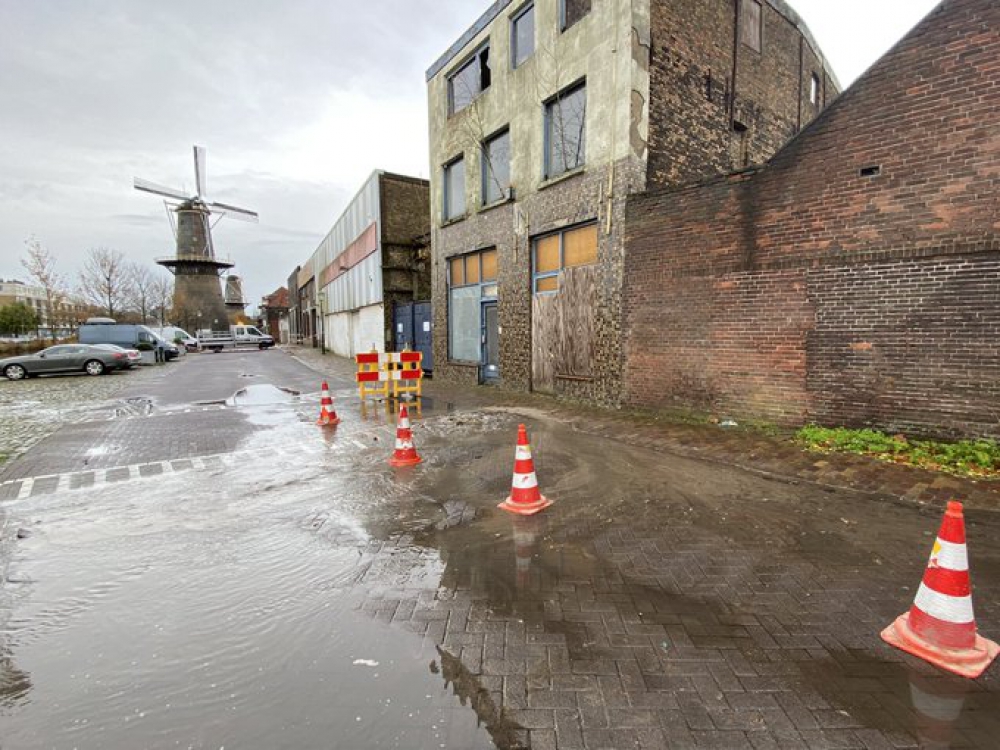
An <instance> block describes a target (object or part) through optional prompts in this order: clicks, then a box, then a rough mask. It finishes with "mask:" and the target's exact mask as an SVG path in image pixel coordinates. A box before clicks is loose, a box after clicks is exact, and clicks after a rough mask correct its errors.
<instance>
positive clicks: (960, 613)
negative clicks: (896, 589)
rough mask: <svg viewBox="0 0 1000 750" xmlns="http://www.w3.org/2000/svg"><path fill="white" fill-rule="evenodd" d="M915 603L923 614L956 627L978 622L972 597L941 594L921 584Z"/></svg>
mask: <svg viewBox="0 0 1000 750" xmlns="http://www.w3.org/2000/svg"><path fill="white" fill-rule="evenodd" d="M913 603H914V604H915V605H916V607H917V609H919V610H920V611H921V612H924V613H926V614H928V615H930V616H931V617H936V618H937V619H939V620H944V621H945V622H950V623H954V624H955V625H968V624H969V623H971V622H975V620H976V616H975V615H974V614H973V613H972V597H971V596H948V595H947V594H940V593H938V592H937V591H935V590H934V589H932V588H929V587H927V586H925V585H924V584H923V583H921V584H920V590H919V591H917V598H916V599H915V600H914V602H913Z"/></svg>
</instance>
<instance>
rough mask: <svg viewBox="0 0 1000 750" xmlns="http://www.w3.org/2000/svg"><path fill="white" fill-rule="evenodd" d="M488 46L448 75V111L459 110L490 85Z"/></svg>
mask: <svg viewBox="0 0 1000 750" xmlns="http://www.w3.org/2000/svg"><path fill="white" fill-rule="evenodd" d="M492 80H493V77H492V73H491V71H490V46H489V45H488V44H487V45H485V46H483V47H480V48H479V50H478V51H477V52H476V53H475V54H474V55H473V56H472V57H471V58H470V59H469V60H468V61H467V62H466V63H465V64H464V65H462V67H460V68H459V69H458V70H456V71H455V72H454V73H452V74H451V75H450V76H448V105H449V113H450V114H455V113H457V112H461V111H462V110H463V109H465V108H466V107H468V106H469V105H470V104H472V102H474V101H475V100H476V97H478V96H479V95H480V94H481V93H483V92H484V91H485V90H486V89H488V88H489V87H490V84H491V83H492Z"/></svg>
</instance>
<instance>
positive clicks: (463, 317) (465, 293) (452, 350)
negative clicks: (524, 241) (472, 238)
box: [448, 248, 498, 362]
mask: <svg viewBox="0 0 1000 750" xmlns="http://www.w3.org/2000/svg"><path fill="white" fill-rule="evenodd" d="M497 261H498V259H497V251H496V249H494V248H490V249H488V250H480V251H479V252H475V253H468V254H466V255H459V256H457V257H455V258H449V259H448V269H449V271H448V287H449V289H448V356H449V358H450V359H451V360H452V361H455V362H479V361H480V357H481V354H482V348H481V347H482V340H481V332H482V326H483V320H482V310H483V301H484V300H486V301H489V300H495V299H496V296H497V284H496V279H497V271H498V268H497Z"/></svg>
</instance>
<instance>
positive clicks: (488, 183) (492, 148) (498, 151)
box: [482, 130, 510, 206]
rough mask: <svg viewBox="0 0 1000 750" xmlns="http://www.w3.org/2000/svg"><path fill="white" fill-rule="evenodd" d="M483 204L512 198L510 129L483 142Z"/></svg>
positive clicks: (486, 204)
mask: <svg viewBox="0 0 1000 750" xmlns="http://www.w3.org/2000/svg"><path fill="white" fill-rule="evenodd" d="M482 195H483V198H482V200H483V205H484V206H488V205H490V204H492V203H497V202H499V201H502V200H506V199H507V198H510V131H509V130H504V131H503V132H500V133H497V134H496V135H494V136H493V137H491V138H488V139H487V140H486V141H484V142H483V194H482Z"/></svg>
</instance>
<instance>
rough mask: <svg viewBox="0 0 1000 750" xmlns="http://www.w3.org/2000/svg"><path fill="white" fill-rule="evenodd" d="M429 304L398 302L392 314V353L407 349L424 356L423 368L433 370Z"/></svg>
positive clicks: (428, 370)
mask: <svg viewBox="0 0 1000 750" xmlns="http://www.w3.org/2000/svg"><path fill="white" fill-rule="evenodd" d="M431 326H432V323H431V303H430V302H399V303H397V304H396V306H395V308H394V309H393V314H392V337H393V351H397V352H400V351H402V350H403V349H405V348H407V347H409V348H410V349H412V350H413V351H416V352H421V353H422V354H423V355H424V361H423V368H424V370H426V371H427V372H431V371H432V370H433V369H434V345H433V332H432V330H431Z"/></svg>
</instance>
